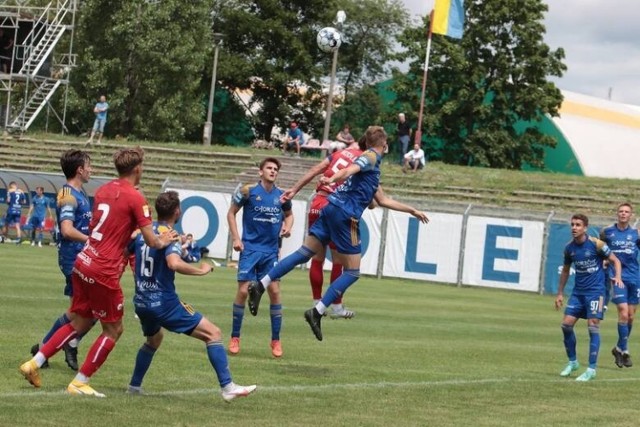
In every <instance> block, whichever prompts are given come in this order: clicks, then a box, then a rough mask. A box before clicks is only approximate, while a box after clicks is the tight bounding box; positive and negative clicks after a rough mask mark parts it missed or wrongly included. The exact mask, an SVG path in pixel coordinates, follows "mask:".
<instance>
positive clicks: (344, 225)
mask: <svg viewBox="0 0 640 427" xmlns="http://www.w3.org/2000/svg"><path fill="white" fill-rule="evenodd" d="M309 234H310V235H312V236H315V237H316V238H317V239H318V240H320V242H322V244H323V245H324V246H326V245H328V244H329V242H333V243H334V244H335V246H336V249H337V251H338V253H341V254H346V255H354V254H359V253H360V251H361V249H362V248H361V247H360V220H359V219H358V218H353V217H351V216H349V215H347V214H346V213H345V212H344V210H342V208H340V207H338V206H336V205H334V204H332V203H329V204H327V206H325V207H324V208H322V210H321V211H320V217H319V218H318V220H317V221H316V222H314V223H313V225H312V226H311V228H310V229H309Z"/></svg>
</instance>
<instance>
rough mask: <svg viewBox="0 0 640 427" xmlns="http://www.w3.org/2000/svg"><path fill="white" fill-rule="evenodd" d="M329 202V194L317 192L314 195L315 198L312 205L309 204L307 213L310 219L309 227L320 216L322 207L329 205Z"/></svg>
mask: <svg viewBox="0 0 640 427" xmlns="http://www.w3.org/2000/svg"><path fill="white" fill-rule="evenodd" d="M328 203H329V199H327V196H324V195H321V194H316V195H315V196H314V197H313V199H312V200H311V205H310V206H309V213H308V214H307V216H308V219H309V226H308V227H309V228H311V226H312V225H313V223H314V222H316V221H317V220H318V218H320V211H321V210H322V208H324V207H325V206H327V204H328Z"/></svg>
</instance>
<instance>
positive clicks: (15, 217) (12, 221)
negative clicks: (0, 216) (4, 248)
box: [5, 212, 22, 227]
mask: <svg viewBox="0 0 640 427" xmlns="http://www.w3.org/2000/svg"><path fill="white" fill-rule="evenodd" d="M21 216H22V215H20V214H19V213H9V212H7V215H6V216H5V225H7V226H9V227H13V226H14V225H16V224H20V217H21Z"/></svg>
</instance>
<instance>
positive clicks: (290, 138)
mask: <svg viewBox="0 0 640 427" xmlns="http://www.w3.org/2000/svg"><path fill="white" fill-rule="evenodd" d="M303 144H304V135H303V134H302V131H301V130H300V128H299V127H298V123H297V122H295V121H292V122H291V124H290V125H289V131H288V132H287V137H286V138H285V139H284V140H283V141H282V154H287V151H290V150H293V149H295V150H296V157H300V147H301V146H302V145H303Z"/></svg>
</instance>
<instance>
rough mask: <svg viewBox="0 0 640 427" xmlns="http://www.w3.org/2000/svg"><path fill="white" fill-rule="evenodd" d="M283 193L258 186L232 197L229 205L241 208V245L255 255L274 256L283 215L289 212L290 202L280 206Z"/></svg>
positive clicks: (243, 190)
mask: <svg viewBox="0 0 640 427" xmlns="http://www.w3.org/2000/svg"><path fill="white" fill-rule="evenodd" d="M282 193H283V191H282V190H281V189H279V188H278V187H276V186H274V187H273V188H272V189H271V191H267V190H266V189H265V188H264V187H263V186H262V184H261V183H260V182H258V183H257V184H255V185H252V186H251V185H245V186H244V187H242V188H240V189H239V190H238V191H236V192H235V193H234V195H233V198H232V200H233V203H234V204H235V205H237V206H238V207H240V208H242V244H243V245H244V248H245V249H249V250H252V251H257V252H266V253H270V252H274V253H277V252H278V239H279V238H280V230H281V229H282V221H283V220H284V212H289V211H290V210H291V200H287V201H286V202H284V203H280V196H281V195H282Z"/></svg>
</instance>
